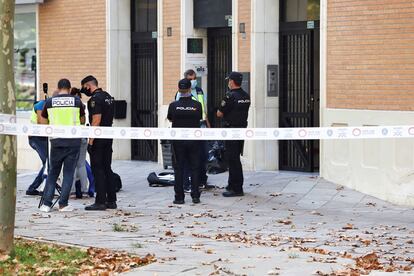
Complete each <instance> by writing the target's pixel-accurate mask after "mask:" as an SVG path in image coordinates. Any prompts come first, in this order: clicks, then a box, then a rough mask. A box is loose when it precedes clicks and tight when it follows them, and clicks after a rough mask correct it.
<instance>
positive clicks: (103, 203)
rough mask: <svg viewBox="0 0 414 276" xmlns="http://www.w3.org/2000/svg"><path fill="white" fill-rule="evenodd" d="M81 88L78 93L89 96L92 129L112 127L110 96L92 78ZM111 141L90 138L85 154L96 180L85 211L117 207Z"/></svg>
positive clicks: (85, 79)
mask: <svg viewBox="0 0 414 276" xmlns="http://www.w3.org/2000/svg"><path fill="white" fill-rule="evenodd" d="M81 85H82V90H81V92H82V93H84V94H85V95H87V96H90V97H91V98H90V99H89V101H88V111H89V123H90V124H91V126H102V127H111V126H112V122H113V117H114V103H113V98H112V97H111V95H109V94H108V92H105V91H103V90H102V89H101V88H99V87H98V81H97V79H96V78H95V77H93V76H87V77H86V78H84V79H83V80H82V82H81ZM112 142H113V140H112V139H92V138H91V139H89V143H88V152H89V155H90V158H91V167H92V173H93V176H94V179H95V191H96V197H95V203H94V204H92V205H89V206H86V207H85V210H87V211H103V210H106V209H116V208H117V204H116V191H115V185H114V182H113V173H112V169H111V163H112Z"/></svg>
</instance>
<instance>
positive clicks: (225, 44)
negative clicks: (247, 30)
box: [207, 28, 232, 127]
mask: <svg viewBox="0 0 414 276" xmlns="http://www.w3.org/2000/svg"><path fill="white" fill-rule="evenodd" d="M207 36H208V56H207V59H208V65H207V66H208V90H207V95H208V117H209V120H210V122H211V124H212V126H213V127H221V126H222V120H218V119H217V117H216V111H217V109H218V108H219V107H220V104H221V101H222V100H223V98H224V96H225V95H226V92H227V90H228V89H227V82H226V80H225V79H226V77H227V75H228V74H229V73H230V72H231V68H232V37H231V28H209V29H208V32H207Z"/></svg>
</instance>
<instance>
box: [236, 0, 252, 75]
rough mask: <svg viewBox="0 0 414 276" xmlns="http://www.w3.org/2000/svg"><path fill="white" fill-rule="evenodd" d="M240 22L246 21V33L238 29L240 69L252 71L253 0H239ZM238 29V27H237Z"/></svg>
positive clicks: (241, 70)
mask: <svg viewBox="0 0 414 276" xmlns="http://www.w3.org/2000/svg"><path fill="white" fill-rule="evenodd" d="M238 13H239V23H245V26H246V35H245V37H243V34H241V33H240V32H239V30H237V31H238V40H239V41H238V43H239V49H238V50H239V56H238V59H239V60H238V63H239V69H238V70H239V71H240V72H250V42H251V0H239V7H238ZM237 29H238V28H237Z"/></svg>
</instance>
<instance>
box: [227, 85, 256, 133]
mask: <svg viewBox="0 0 414 276" xmlns="http://www.w3.org/2000/svg"><path fill="white" fill-rule="evenodd" d="M250 104H251V102H250V96H249V94H247V93H246V92H245V91H244V90H243V89H241V88H239V89H235V90H231V91H229V92H227V94H226V96H225V97H224V99H223V100H222V101H221V106H220V107H219V111H220V112H222V113H223V114H224V121H225V125H226V127H235V128H245V127H247V118H248V116H249V108H250Z"/></svg>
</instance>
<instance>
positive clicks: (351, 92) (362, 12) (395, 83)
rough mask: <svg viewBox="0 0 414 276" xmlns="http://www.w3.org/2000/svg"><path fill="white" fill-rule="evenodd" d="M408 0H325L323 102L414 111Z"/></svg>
mask: <svg viewBox="0 0 414 276" xmlns="http://www.w3.org/2000/svg"><path fill="white" fill-rule="evenodd" d="M413 14H414V4H413V1H412V0H375V1H374V0H365V1H350V0H348V1H343V0H329V1H328V37H327V47H328V48H327V50H328V57H327V58H328V60H327V62H328V68H327V70H328V72H327V105H328V107H330V108H352V109H371V110H405V111H408V110H414V17H413Z"/></svg>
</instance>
